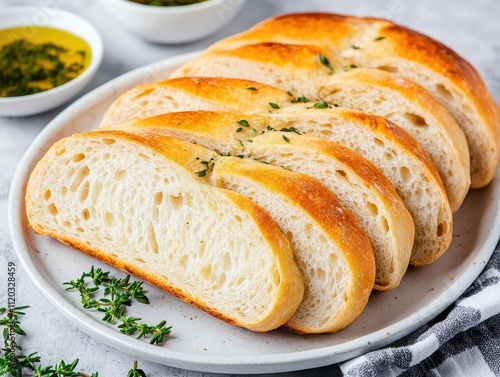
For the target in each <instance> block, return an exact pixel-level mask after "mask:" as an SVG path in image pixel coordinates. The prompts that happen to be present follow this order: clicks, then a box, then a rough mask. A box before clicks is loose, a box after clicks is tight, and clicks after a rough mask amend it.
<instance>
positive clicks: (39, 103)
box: [0, 7, 103, 116]
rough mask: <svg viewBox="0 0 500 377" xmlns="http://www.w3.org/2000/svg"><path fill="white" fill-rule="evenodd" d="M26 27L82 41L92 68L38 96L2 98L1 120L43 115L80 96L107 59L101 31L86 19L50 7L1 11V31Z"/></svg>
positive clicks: (37, 94) (0, 98)
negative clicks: (54, 30)
mask: <svg viewBox="0 0 500 377" xmlns="http://www.w3.org/2000/svg"><path fill="white" fill-rule="evenodd" d="M22 26H45V27H53V28H57V29H61V30H64V31H66V32H69V33H71V34H73V35H76V36H78V37H80V38H82V39H83V40H84V41H86V42H87V44H88V45H89V47H90V49H91V53H92V57H91V61H90V64H89V66H88V67H87V68H86V69H85V70H84V71H83V72H82V73H81V74H80V75H79V76H77V77H75V78H74V79H73V80H71V81H68V82H67V83H65V84H63V85H60V86H57V87H55V88H53V89H49V90H45V91H43V92H40V93H36V94H29V95H26V96H18V97H0V116H27V115H34V114H39V113H42V112H45V111H48V110H51V109H54V108H56V107H57V106H60V105H62V104H63V103H65V102H67V101H69V100H70V99H72V98H73V97H74V96H76V95H77V94H78V93H79V92H80V91H81V90H82V89H83V88H84V87H85V86H86V85H87V84H88V83H89V81H90V80H91V79H92V78H93V77H94V75H95V73H96V72H97V69H98V68H99V65H100V64H101V61H102V56H103V45H102V40H101V37H100V35H99V33H98V32H97V30H96V29H95V28H94V27H93V26H92V25H91V24H90V23H89V22H87V21H86V20H84V19H83V18H81V17H79V16H76V15H74V14H73V13H69V12H66V11H63V10H61V9H59V8H49V7H11V8H4V9H1V10H0V30H2V29H8V28H12V27H22Z"/></svg>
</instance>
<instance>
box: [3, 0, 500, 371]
mask: <svg viewBox="0 0 500 377" xmlns="http://www.w3.org/2000/svg"><path fill="white" fill-rule="evenodd" d="M101 1H106V0H101ZM17 5H49V6H54V5H56V6H62V7H63V8H65V9H66V10H70V11H73V12H75V13H77V14H79V15H80V16H83V17H85V18H86V19H88V20H89V21H90V22H92V23H93V24H94V25H95V26H96V27H97V28H98V29H99V31H100V33H101V35H102V38H103V40H104V48H105V54H104V60H103V63H102V65H101V67H100V70H99V72H98V74H97V76H96V77H95V78H94V80H93V81H92V82H91V84H90V85H89V86H88V88H87V89H86V90H87V91H89V90H91V89H93V88H95V87H97V86H99V85H101V84H103V83H105V82H107V81H108V80H110V79H112V78H114V77H116V76H119V75H121V74H123V73H125V72H128V71H130V70H132V69H134V68H137V67H140V66H143V65H146V64H148V63H151V62H155V61H158V60H161V59H165V58H168V57H171V56H175V55H178V54H181V53H185V52H189V51H194V50H199V49H203V48H205V47H207V46H208V45H210V44H211V43H213V42H214V41H216V40H218V39H220V38H223V37H225V36H228V35H231V34H234V33H236V32H238V31H240V30H244V29H246V28H248V27H250V26H251V25H253V24H254V23H256V22H257V21H259V20H261V19H264V18H266V17H269V16H272V15H275V14H280V13H284V12H294V11H306V10H307V11H311V10H322V11H332V12H339V13H344V14H356V15H371V16H379V17H385V18H390V19H392V20H394V21H396V22H399V23H402V24H404V25H407V26H409V27H411V28H414V29H417V30H420V31H422V32H424V33H426V34H428V35H431V36H433V37H434V38H436V39H438V40H440V41H442V42H444V43H445V44H447V45H448V46H450V47H451V48H453V49H454V50H456V51H457V52H458V53H459V54H461V55H462V56H464V57H466V58H467V59H468V60H469V61H470V62H471V63H472V64H473V65H474V66H475V67H476V68H477V69H478V70H479V71H480V73H481V74H482V75H483V77H484V78H485V80H486V82H487V83H488V85H489V87H490V89H491V91H492V92H493V93H494V95H495V98H496V99H497V101H498V100H500V70H499V67H500V64H499V63H500V21H499V19H498V16H499V15H500V3H499V2H498V0H476V1H468V0H442V1H439V2H436V1H432V0H420V1H413V0H377V1H373V0H351V1H347V0H345V1H339V0H336V1H335V0H323V1H322V0H307V1H306V0H303V1H281V0H249V1H248V3H247V4H246V5H245V7H244V9H243V11H242V12H241V13H240V14H239V15H238V16H237V17H236V18H235V19H234V20H233V21H232V22H231V23H230V24H229V25H228V26H227V27H226V28H224V29H223V30H221V31H220V32H218V33H217V34H215V35H213V36H211V37H209V38H208V39H205V40H202V41H198V42H195V43H190V44H184V45H178V46H168V45H157V44H150V43H146V42H144V41H142V40H140V39H138V38H137V37H135V36H134V35H132V34H130V33H129V32H128V31H127V30H125V29H124V28H123V27H122V26H121V25H120V24H118V23H116V22H115V21H114V20H112V19H109V17H108V16H107V15H106V14H105V13H104V12H103V11H102V9H101V7H100V5H99V0H71V1H58V0H0V8H3V7H7V6H17ZM62 110H63V107H61V108H58V109H56V110H53V111H50V112H48V113H45V114H41V115H37V116H32V117H24V118H2V117H0V276H1V278H0V307H1V306H6V305H7V304H6V302H7V300H6V297H7V295H6V292H7V287H6V279H5V278H4V276H5V272H6V271H7V264H8V263H9V262H14V263H16V265H17V275H16V276H17V277H16V283H17V292H16V294H17V303H18V304H20V305H30V306H31V308H30V309H29V315H27V316H26V317H25V318H23V328H25V330H26V331H27V332H28V333H29V334H30V336H29V337H27V338H23V344H22V345H23V347H24V348H25V349H26V350H30V351H35V350H37V351H39V353H40V354H41V355H42V356H43V360H44V363H45V364H51V363H52V364H53V363H56V362H58V361H59V360H61V359H65V360H73V359H75V358H79V359H80V362H79V369H80V370H82V371H86V372H89V373H90V372H92V371H95V370H99V376H101V377H109V376H125V375H126V373H127V371H128V370H129V369H130V367H131V366H132V363H133V361H134V360H137V357H134V356H131V355H128V354H125V353H123V352H121V351H118V350H115V349H113V348H111V347H109V346H107V345H105V344H102V343H100V342H99V341H97V340H95V339H93V338H91V337H90V336H88V335H86V334H85V333H83V332H82V331H80V330H79V329H78V328H76V327H75V326H74V325H72V324H71V323H69V322H68V321H67V320H66V319H65V318H64V317H62V316H61V315H60V314H59V312H58V311H56V310H55V309H54V307H53V306H52V305H51V304H50V303H49V302H48V301H47V300H46V299H45V298H44V297H43V296H42V295H41V294H40V293H39V292H38V291H37V290H36V289H35V287H34V285H33V284H32V283H31V281H30V280H29V278H28V277H27V276H26V274H25V273H24V271H23V270H22V268H21V266H20V265H19V263H18V262H17V258H16V254H15V251H14V249H13V247H12V243H11V240H10V235H9V230H8V223H7V202H8V192H9V187H10V184H11V181H12V177H13V175H14V172H15V169H16V166H17V164H18V162H19V161H20V159H21V157H22V155H23V153H24V152H25V151H26V149H27V148H28V146H29V145H30V143H31V142H32V141H33V139H34V138H35V137H36V136H37V134H38V133H39V132H40V131H41V130H42V128H43V127H44V126H45V125H47V123H48V122H50V121H51V120H52V119H53V118H54V117H55V116H56V115H57V114H58V113H59V112H61V111H62ZM139 367H140V368H142V369H144V371H146V373H147V375H148V376H149V377H152V376H191V377H195V376H206V377H209V376H215V375H214V374H210V373H201V372H193V371H185V370H179V369H175V368H171V367H168V366H162V365H158V364H155V363H151V362H149V361H146V360H139ZM234 373H235V374H236V373H238V370H236V369H235V370H234ZM339 373H340V372H339V369H338V367H336V366H330V367H328V366H327V367H323V368H319V369H316V370H307V371H298V372H290V373H284V374H283V375H288V376H322V375H324V376H332V375H336V374H339Z"/></svg>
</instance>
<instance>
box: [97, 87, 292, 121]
mask: <svg viewBox="0 0 500 377" xmlns="http://www.w3.org/2000/svg"><path fill="white" fill-rule="evenodd" d="M291 99H293V97H292V96H291V95H289V94H287V93H286V92H285V91H283V90H281V89H278V88H275V87H272V86H269V85H266V84H262V83H258V82H255V81H250V80H244V79H241V80H240V79H231V78H222V77H179V78H175V79H169V80H164V81H159V82H152V83H149V84H142V85H138V86H136V87H134V88H132V89H129V90H127V91H125V92H124V93H122V94H121V95H120V96H119V97H118V98H117V99H116V100H115V101H114V102H113V103H112V104H111V106H110V107H109V108H108V109H107V110H106V112H105V113H104V115H103V117H102V119H101V122H100V126H102V127H110V126H113V125H121V124H124V123H126V122H129V121H132V120H134V119H141V118H149V117H152V116H155V115H160V114H163V113H168V112H175V111H188V110H212V111H239V112H244V113H248V114H262V113H268V112H269V110H272V108H271V107H270V105H269V103H270V102H271V103H275V104H277V105H278V106H280V108H283V107H285V106H290V105H292V104H291V103H290V101H291Z"/></svg>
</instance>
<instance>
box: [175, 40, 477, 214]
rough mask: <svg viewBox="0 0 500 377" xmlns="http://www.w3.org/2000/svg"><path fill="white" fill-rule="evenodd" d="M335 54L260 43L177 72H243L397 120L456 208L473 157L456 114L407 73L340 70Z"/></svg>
mask: <svg viewBox="0 0 500 377" xmlns="http://www.w3.org/2000/svg"><path fill="white" fill-rule="evenodd" d="M334 58H335V57H334V56H332V54H330V52H329V51H328V50H327V49H325V48H319V47H315V46H308V45H288V44H280V43H259V44H254V45H245V46H241V47H238V48H236V49H233V50H224V51H215V52H212V53H206V54H203V55H201V56H200V57H198V58H195V59H193V60H191V61H190V62H188V63H186V64H185V65H184V66H183V67H181V68H180V69H178V70H177V71H176V72H174V73H173V75H172V77H178V76H222V77H233V78H244V79H249V80H254V81H259V82H263V83H266V84H269V85H271V86H276V87H278V88H281V89H283V90H289V91H291V92H292V93H294V94H296V95H297V96H300V97H299V98H304V97H305V98H308V99H309V100H312V101H315V100H322V101H327V102H331V103H333V104H336V105H340V106H343V107H350V108H354V109H358V110H362V111H364V112H367V113H370V114H376V115H380V116H383V117H386V118H388V119H391V120H394V121H395V122H396V124H397V125H398V126H400V127H402V128H403V129H405V130H406V131H407V132H408V133H409V134H410V135H411V136H412V137H414V138H415V139H416V140H417V141H418V142H419V143H420V144H421V145H422V147H423V148H424V149H425V150H426V151H427V152H428V153H429V154H430V156H431V158H432V159H433V162H434V164H435V166H436V168H437V169H438V171H439V173H440V175H441V179H442V180H443V183H444V186H445V189H446V192H447V193H448V197H449V200H450V204H451V206H452V208H453V210H457V209H458V208H459V207H460V205H461V203H462V201H463V199H464V198H465V196H466V194H467V192H468V190H469V187H470V161H469V159H470V157H469V149H468V146H467V140H466V138H465V136H464V133H463V132H462V130H461V129H460V128H459V126H458V124H457V123H456V121H455V120H454V119H453V117H451V116H450V115H449V113H448V112H447V111H446V110H445V109H444V108H443V107H442V106H441V105H440V104H439V103H438V102H437V101H436V100H435V99H434V98H433V97H432V96H431V95H430V94H429V93H428V92H427V91H426V90H425V89H423V88H422V87H420V86H419V85H417V84H415V83H414V82H412V81H410V80H408V79H406V78H404V77H402V76H398V75H396V74H394V73H390V72H386V71H383V70H378V69H364V68H352V69H349V70H347V71H343V70H341V71H338V70H336V69H334V68H333V65H335V63H334ZM320 106H326V104H324V103H320ZM240 111H241V110H240Z"/></svg>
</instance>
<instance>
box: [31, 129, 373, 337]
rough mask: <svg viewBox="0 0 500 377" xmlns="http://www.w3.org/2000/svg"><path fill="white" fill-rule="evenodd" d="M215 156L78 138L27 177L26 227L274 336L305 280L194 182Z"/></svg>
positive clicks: (273, 237)
mask: <svg viewBox="0 0 500 377" xmlns="http://www.w3.org/2000/svg"><path fill="white" fill-rule="evenodd" d="M216 157H217V156H216V154H215V153H213V152H211V151H209V150H207V149H206V148H202V147H199V146H196V145H194V144H190V143H186V142H183V141H180V140H177V139H174V138H170V137H165V136H160V135H147V136H141V135H133V134H130V133H124V132H120V131H98V132H90V133H83V134H76V135H74V136H72V137H68V138H65V139H63V140H61V141H59V142H57V143H56V144H54V145H53V146H52V147H51V148H50V149H49V151H48V152H47V153H46V154H45V156H44V157H43V158H42V159H41V160H40V162H39V163H38V164H37V165H36V167H35V169H34V171H33V172H32V174H31V176H30V178H29V181H28V185H27V189H26V212H27V216H28V221H29V225H30V226H31V227H32V228H33V229H34V230H35V232H37V233H39V234H43V235H49V236H51V237H54V238H56V239H58V240H60V241H61V242H63V243H65V244H68V245H69V246H71V247H73V248H75V249H78V250H80V251H82V252H84V253H86V254H88V255H90V256H92V257H95V258H97V259H100V260H101V261H103V262H105V263H107V264H110V265H112V266H115V267H117V268H120V269H123V270H125V271H127V272H130V273H132V274H134V275H135V276H137V277H138V278H140V279H142V280H145V281H147V282H149V283H151V284H153V285H156V286H158V287H160V288H162V289H164V290H165V291H167V292H169V293H171V294H172V295H174V296H177V297H179V298H181V299H182V300H184V301H186V302H189V303H191V304H193V305H195V306H197V307H199V308H201V309H203V310H205V311H206V312H208V313H209V314H211V315H213V316H215V317H218V318H220V319H222V320H224V321H227V322H229V323H231V324H234V325H237V326H242V327H245V328H248V329H251V330H254V331H269V330H272V329H274V328H277V327H279V326H281V325H282V324H284V323H285V322H287V321H288V320H289V319H290V318H291V316H292V315H293V314H294V313H295V311H296V309H297V307H298V306H299V304H300V303H301V301H302V298H303V293H304V285H303V280H302V277H301V274H300V272H299V269H298V268H297V265H296V263H295V262H294V260H293V255H292V251H291V248H290V244H289V242H288V240H287V239H286V237H285V236H284V234H283V233H282V232H281V231H280V230H279V229H278V227H277V225H276V223H275V222H274V221H273V220H272V218H271V217H270V216H269V214H268V213H267V212H265V211H264V210H262V209H261V208H260V207H258V206H256V205H255V204H254V203H253V202H251V201H250V200H249V199H247V198H245V197H244V196H242V195H240V194H237V193H235V192H233V191H229V190H223V189H220V188H216V187H213V186H211V185H210V184H208V181H207V179H206V178H199V177H197V176H196V174H195V173H198V176H201V175H203V174H201V173H199V172H200V171H204V170H206V169H207V166H208V163H209V162H210V161H213V159H215V158H216ZM367 276H369V274H367ZM342 281H343V280H339V283H342ZM361 300H362V302H365V301H366V297H365V293H364V292H363V294H362V296H361Z"/></svg>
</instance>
